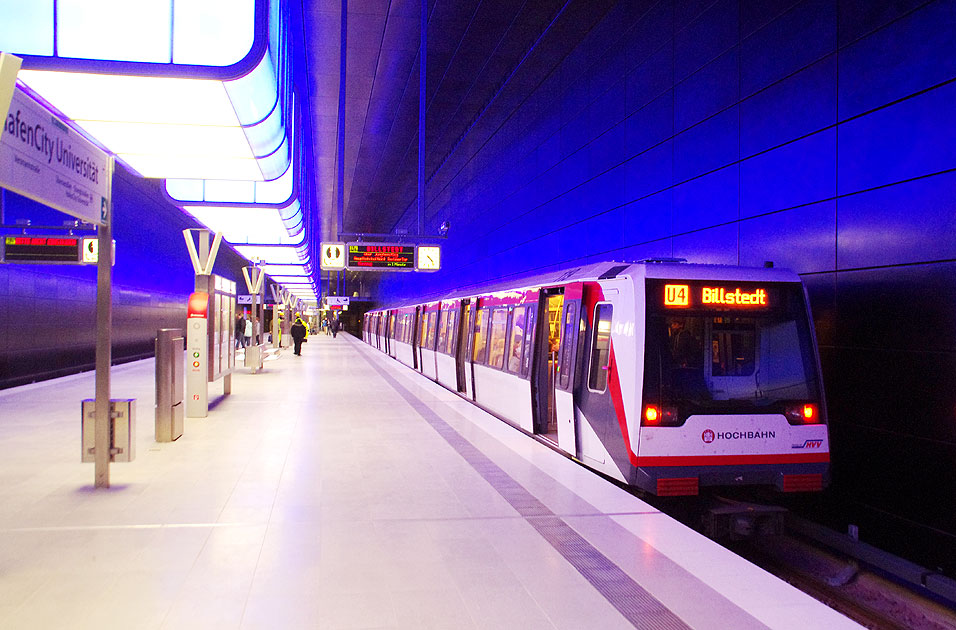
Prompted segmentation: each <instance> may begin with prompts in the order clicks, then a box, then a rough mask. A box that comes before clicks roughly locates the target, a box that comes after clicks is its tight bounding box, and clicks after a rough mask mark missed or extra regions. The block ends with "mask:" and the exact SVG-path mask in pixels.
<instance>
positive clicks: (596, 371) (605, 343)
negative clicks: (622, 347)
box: [588, 303, 614, 392]
mask: <svg viewBox="0 0 956 630" xmlns="http://www.w3.org/2000/svg"><path fill="white" fill-rule="evenodd" d="M613 312H614V307H613V306H611V305H610V304H607V303H603V304H598V305H597V306H595V307H594V331H593V334H592V336H591V368H590V372H589V373H588V389H590V390H592V391H596V392H603V391H605V390H606V389H607V368H608V362H609V361H610V359H611V314H612V313H613Z"/></svg>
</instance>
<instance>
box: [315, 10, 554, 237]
mask: <svg viewBox="0 0 956 630" xmlns="http://www.w3.org/2000/svg"><path fill="white" fill-rule="evenodd" d="M423 4H424V5H425V7H426V10H427V13H428V29H427V47H426V51H427V53H426V77H427V78H426V82H425V85H426V89H425V102H426V110H425V152H424V153H425V169H424V170H425V177H426V182H428V180H429V179H430V178H431V177H432V176H433V175H434V174H435V173H436V171H438V169H439V168H440V167H441V165H442V164H443V162H444V161H445V160H446V158H447V157H448V156H449V154H451V153H452V152H453V151H455V150H456V147H457V148H458V149H459V150H460V149H462V148H463V146H464V145H461V144H460V141H461V139H462V138H463V137H464V136H465V135H466V134H468V133H469V132H470V131H471V130H472V129H473V128H474V126H475V125H476V123H477V122H478V121H479V119H480V120H481V122H482V123H483V124H487V123H488V122H489V121H490V119H493V118H494V117H495V116H501V115H504V114H503V112H510V111H512V110H513V107H508V106H507V105H508V104H507V103H502V102H501V96H502V95H501V94H499V90H500V88H501V86H502V85H503V84H505V82H506V81H507V80H508V79H509V76H510V75H511V74H512V73H513V71H514V70H515V68H516V67H518V65H519V64H520V63H521V61H522V59H523V58H524V57H525V56H526V55H527V54H528V53H529V51H530V50H531V49H532V48H533V47H534V46H535V43H536V40H537V38H538V37H539V34H540V33H542V32H543V31H544V30H545V29H546V28H547V26H548V24H549V23H550V22H552V20H554V19H555V17H556V16H557V15H558V13H559V12H560V10H561V9H562V6H563V5H564V3H563V2H560V1H558V0H534V1H526V2H511V1H509V0H425V2H422V1H421V0H351V1H349V2H348V11H347V15H346V24H347V37H346V79H345V109H344V117H345V120H344V132H345V133H344V149H345V151H344V160H345V161H344V187H343V192H344V194H343V197H344V203H343V210H344V212H343V225H342V226H341V229H339V230H338V231H340V232H349V233H391V232H392V231H393V230H394V229H395V228H396V225H397V224H398V223H399V221H400V219H401V218H402V216H403V215H405V213H412V214H413V215H415V216H417V186H418V126H419V96H420V95H419V73H420V66H419V63H420V54H419V52H420V37H421V30H420V26H421V11H422V5H423ZM341 5H342V2H341V0H305V10H304V16H305V19H304V21H305V25H304V26H305V30H306V37H305V39H306V41H307V42H308V59H309V61H308V65H309V75H310V81H311V90H310V101H311V109H312V125H313V134H314V138H315V147H316V155H315V158H316V164H315V177H316V184H317V186H316V190H318V191H320V208H321V216H322V235H323V240H325V239H328V240H338V239H337V238H336V233H335V228H336V218H337V205H336V203H337V201H336V195H337V185H338V183H337V172H336V169H337V163H336V160H337V157H338V156H337V123H338V114H339V95H338V85H339V73H340V56H339V50H340V41H341V40H340V34H341V29H342V23H341ZM492 105H493V106H492ZM468 157H470V156H461V155H457V156H456V158H457V159H456V162H459V163H462V162H463V161H466V160H467V158H468ZM428 183H429V184H432V183H433V182H428ZM434 193H435V190H434V188H433V187H432V185H428V188H427V191H426V199H427V198H429V197H431V196H432V195H433V194H434ZM427 216H428V213H427V212H426V217H427ZM432 231H434V228H432ZM426 233H428V232H427V229H426Z"/></svg>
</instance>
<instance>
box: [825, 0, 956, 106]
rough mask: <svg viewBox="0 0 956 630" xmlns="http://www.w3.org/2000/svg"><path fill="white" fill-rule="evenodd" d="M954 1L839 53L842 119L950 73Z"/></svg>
mask: <svg viewBox="0 0 956 630" xmlns="http://www.w3.org/2000/svg"><path fill="white" fill-rule="evenodd" d="M953 51H956V0H945V1H942V2H934V3H931V4H929V5H928V6H925V7H922V8H921V9H919V10H917V11H914V12H913V13H911V14H909V15H907V16H905V17H903V18H901V19H899V20H897V21H896V22H894V23H892V24H890V25H888V26H886V27H884V28H882V29H880V30H879V31H877V32H876V33H874V34H873V35H872V36H870V37H867V38H865V39H862V40H860V41H858V42H855V43H853V44H852V45H850V46H849V47H847V48H846V50H843V51H841V53H840V118H841V120H845V119H847V118H849V117H851V116H857V115H859V114H862V113H863V112H865V111H868V110H871V109H873V108H876V107H880V106H882V105H884V104H886V103H889V102H891V101H894V100H896V99H898V98H903V97H906V96H909V95H910V94H914V93H916V92H919V91H920V90H924V89H926V88H929V87H932V86H934V85H936V84H938V83H942V82H943V81H948V80H950V79H952V78H954V77H956V54H953Z"/></svg>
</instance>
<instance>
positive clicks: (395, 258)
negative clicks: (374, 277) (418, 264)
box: [346, 243, 415, 271]
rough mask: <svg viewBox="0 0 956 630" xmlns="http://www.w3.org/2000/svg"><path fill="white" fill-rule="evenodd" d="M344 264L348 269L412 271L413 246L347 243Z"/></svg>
mask: <svg viewBox="0 0 956 630" xmlns="http://www.w3.org/2000/svg"><path fill="white" fill-rule="evenodd" d="M346 265H347V266H348V268H349V269H356V270H363V271H376V270H378V271H402V270H408V271H412V270H414V269H415V246H414V245H391V244H388V243H374V244H372V243H349V245H348V259H347V261H346Z"/></svg>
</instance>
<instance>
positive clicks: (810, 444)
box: [790, 440, 823, 448]
mask: <svg viewBox="0 0 956 630" xmlns="http://www.w3.org/2000/svg"><path fill="white" fill-rule="evenodd" d="M821 446H823V440H807V441H805V442H804V443H803V444H794V445H792V446H791V447H790V448H820V447H821Z"/></svg>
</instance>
